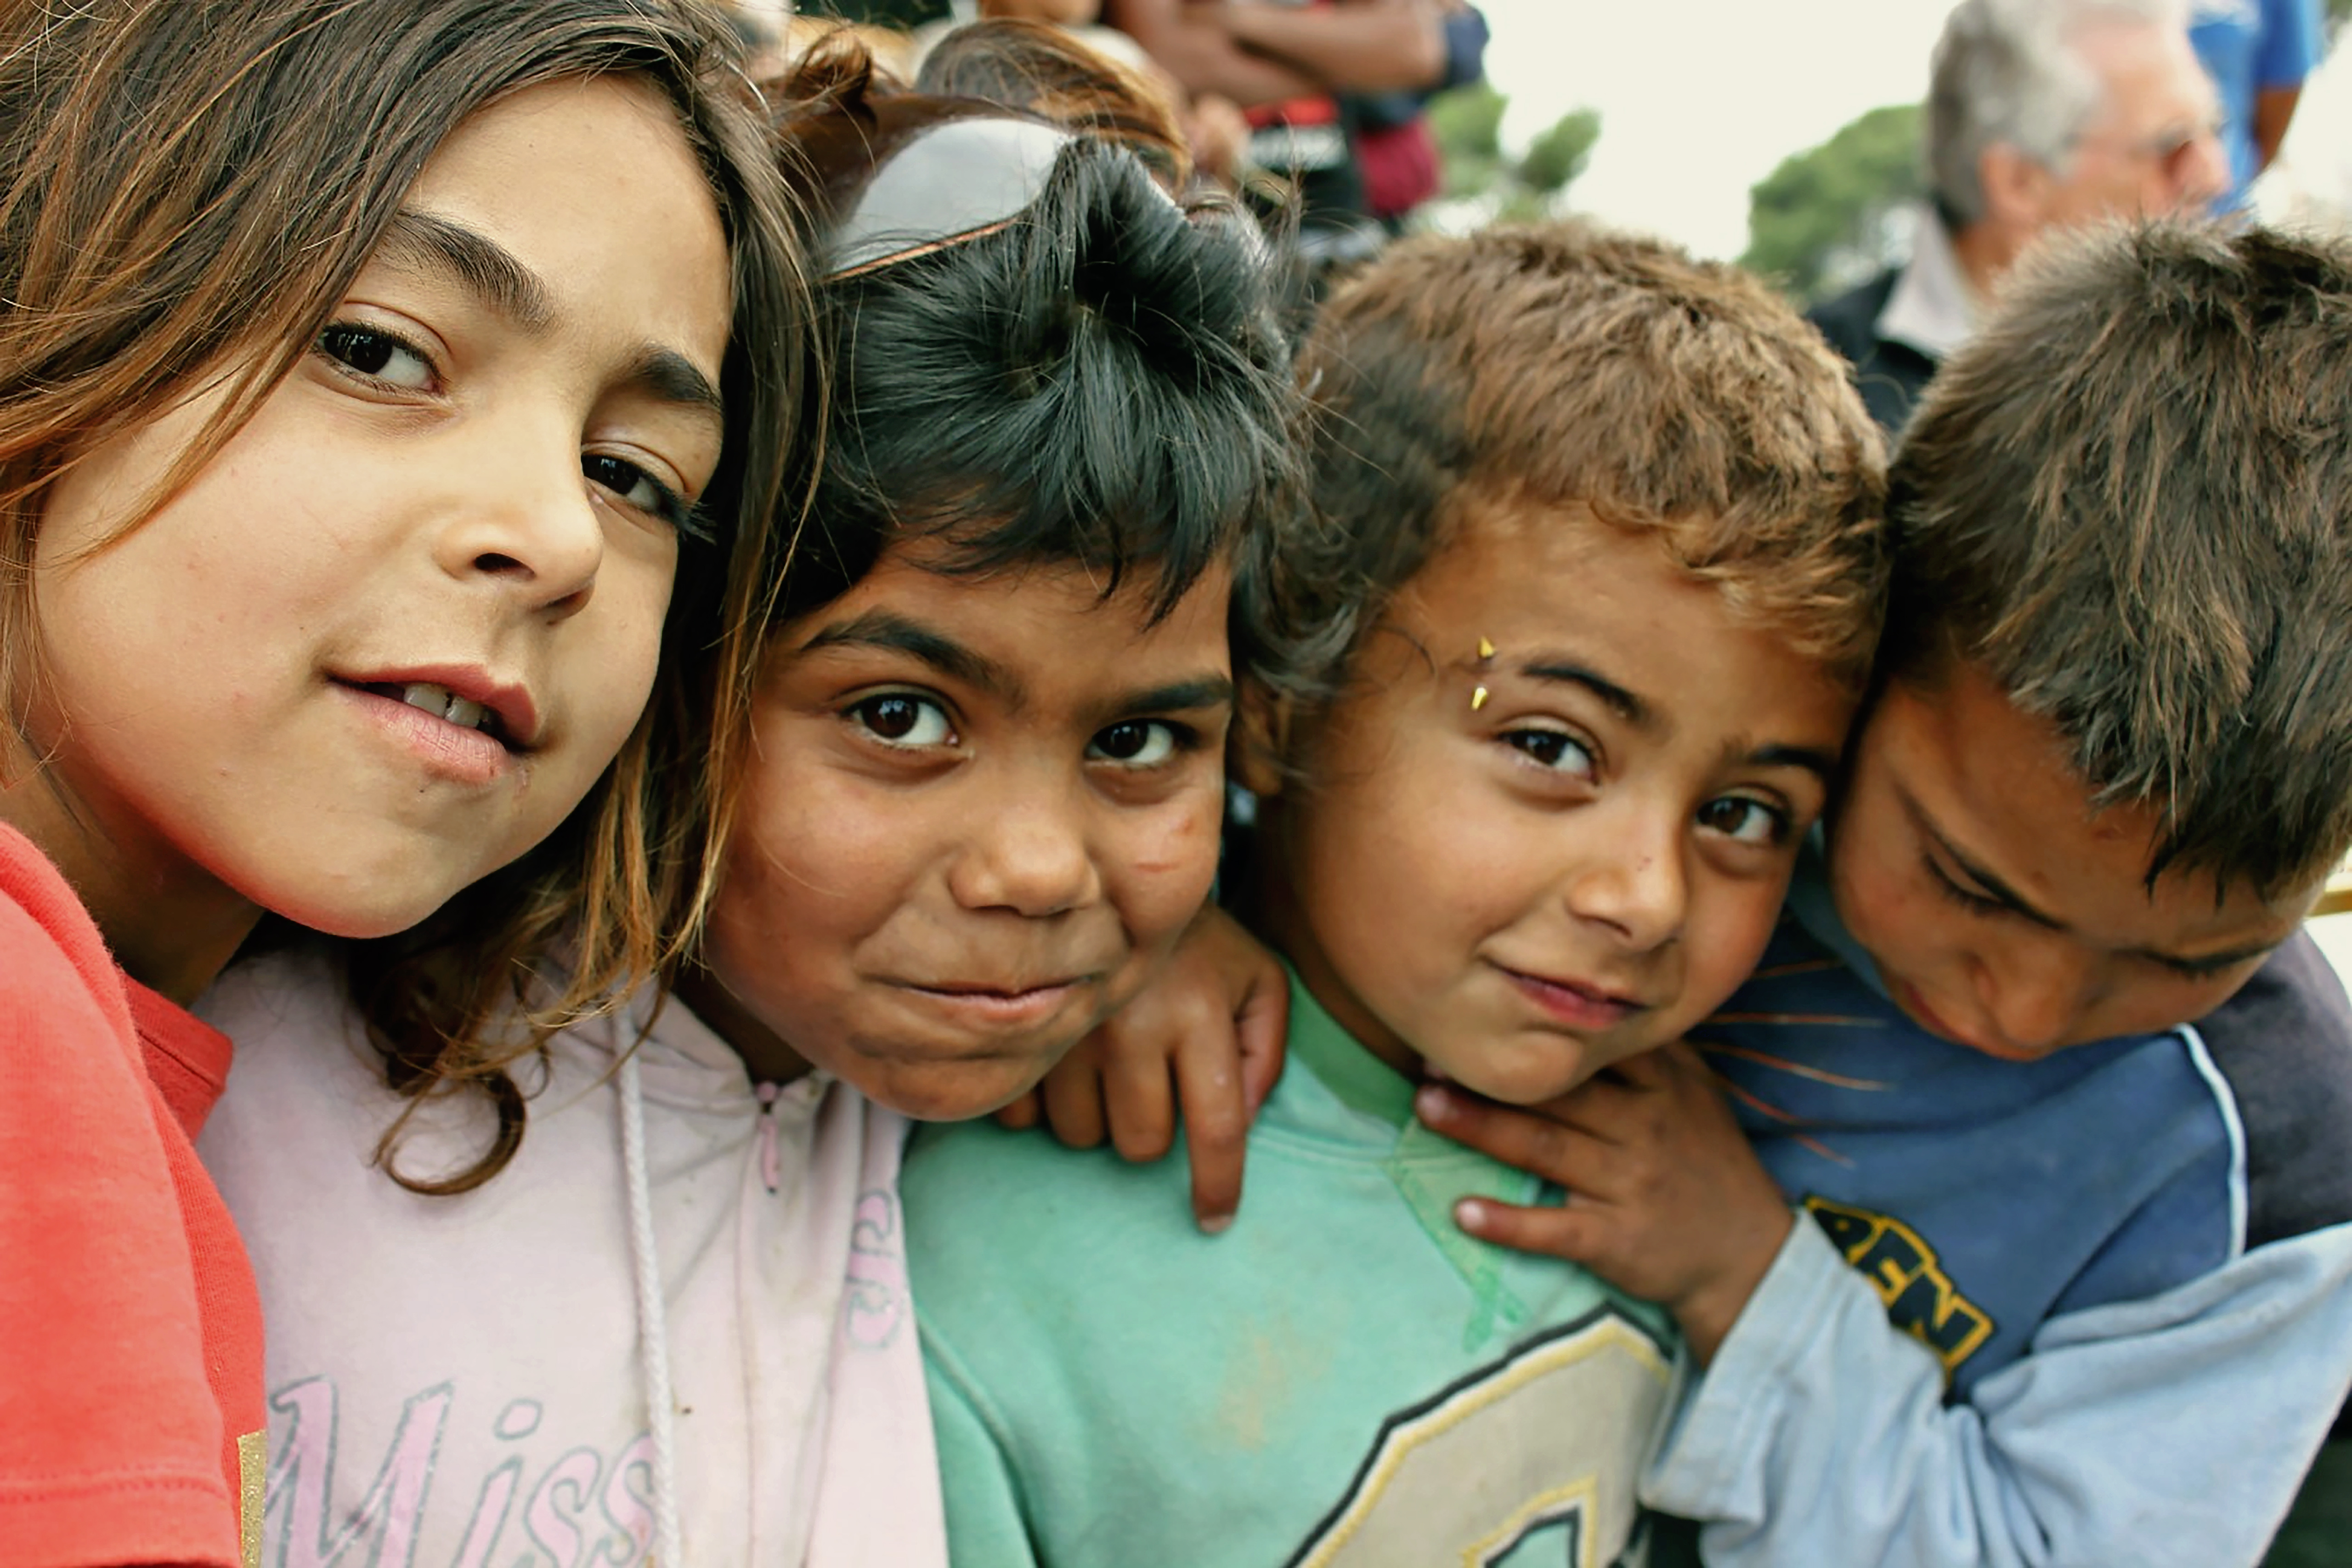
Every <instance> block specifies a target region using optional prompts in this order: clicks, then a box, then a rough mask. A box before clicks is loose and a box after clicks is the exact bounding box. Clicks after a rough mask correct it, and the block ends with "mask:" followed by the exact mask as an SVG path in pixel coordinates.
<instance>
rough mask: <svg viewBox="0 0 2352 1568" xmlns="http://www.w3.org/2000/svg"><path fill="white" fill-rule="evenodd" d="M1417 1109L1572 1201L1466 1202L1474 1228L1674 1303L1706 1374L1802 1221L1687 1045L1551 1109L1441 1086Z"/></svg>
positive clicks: (1466, 1223)
mask: <svg viewBox="0 0 2352 1568" xmlns="http://www.w3.org/2000/svg"><path fill="white" fill-rule="evenodd" d="M1417 1109H1418V1110H1419V1111H1420V1114H1421V1119H1422V1120H1423V1121H1424V1122H1426V1123H1428V1125H1429V1126H1430V1127H1432V1128H1433V1129H1435V1130H1436V1131H1440V1132H1443V1133H1444V1134H1445V1135H1446V1136H1447V1137H1449V1138H1453V1139H1456V1140H1458V1141H1459V1142H1464V1143H1467V1144H1469V1145H1470V1146H1471V1147H1472V1148H1474V1149H1479V1150H1483V1151H1484V1152H1486V1153H1487V1154H1490V1155H1492V1156H1493V1157H1494V1158H1496V1159H1497V1160H1500V1161H1502V1162H1503V1163H1506V1164H1509V1165H1516V1166H1517V1167H1518V1168H1519V1169H1521V1170H1524V1171H1529V1172H1532V1173H1535V1174H1537V1175H1538V1176H1542V1177H1543V1178H1545V1179H1546V1180H1547V1181H1549V1182H1552V1183H1554V1184H1557V1185H1559V1186H1560V1187H1562V1188H1565V1189H1566V1190H1567V1194H1568V1195H1567V1197H1566V1198H1565V1199H1564V1200H1563V1201H1562V1203H1561V1204H1560V1205H1559V1206H1557V1207H1554V1206H1552V1205H1539V1206H1537V1207H1533V1208H1521V1207H1518V1206H1517V1205H1510V1204H1497V1203H1491V1202H1487V1201H1486V1200H1484V1199H1478V1198H1471V1199H1466V1200H1465V1201H1464V1202H1463V1203H1462V1204H1460V1205H1458V1206H1457V1207H1456V1209H1455V1211H1454V1218H1455V1220H1456V1222H1457V1223H1458V1224H1460V1226H1462V1228H1463V1229H1464V1230H1466V1231H1468V1232H1469V1233H1470V1234H1471V1235H1473V1236H1475V1237H1481V1238H1482V1239H1484V1240H1486V1241H1492V1242H1495V1243H1497V1244H1498V1245H1500V1246H1504V1247H1517V1248H1518V1249H1520V1250H1521V1251H1525V1252H1542V1253H1549V1254H1550V1255H1552V1256H1553V1257H1557V1258H1568V1259H1570V1261H1571V1262H1576V1263H1581V1264H1583V1265H1584V1266H1585V1267H1587V1268H1591V1270H1592V1271H1593V1272H1594V1273H1596V1274H1598V1275H1600V1276H1601V1278H1602V1279H1606V1280H1608V1281H1609V1282H1610V1283H1611V1284H1612V1285H1614V1286H1616V1287H1617V1288H1618V1289H1622V1290H1624V1291H1627V1292H1629V1293H1631V1294H1633V1295H1635V1296H1644V1297H1647V1298H1649V1299H1650V1300H1654V1301H1656V1302H1659V1303H1661V1304H1662V1305H1664V1307H1666V1308H1667V1309H1668V1310H1671V1311H1672V1312H1673V1313H1674V1315H1675V1321H1676V1322H1677V1323H1679V1324H1680V1325H1681V1327H1682V1331H1683V1337H1684V1338H1685V1340H1687V1341H1688V1342H1689V1343H1690V1347H1691V1353H1692V1354H1694V1355H1695V1356H1696V1357H1697V1358H1698V1361H1699V1363H1700V1364H1701V1365H1705V1364H1706V1363H1707V1362H1708V1361H1710V1360H1712V1359H1713V1358H1714V1356H1715V1352H1716V1348H1717V1346H1718V1345H1720V1344H1721V1343H1722V1342H1723V1336H1724V1335H1725V1334H1727V1333H1728V1332H1730V1331H1731V1324H1732V1321H1733V1320H1734V1319H1736V1318H1737V1317H1738V1315H1739V1310H1740V1309H1741V1308H1742V1307H1744V1306H1746V1305H1747V1304H1748V1297H1749V1296H1750V1295H1752V1294H1753V1293H1754V1292H1755V1289H1756V1287H1757V1285H1758V1284H1759V1282H1760V1281H1761V1280H1762V1279H1763V1278H1764V1273H1765V1270H1766V1269H1768V1268H1770V1267H1771V1263H1772V1258H1773V1255H1774V1254H1776V1253H1777V1252H1779V1251H1780V1243H1781V1242H1782V1240H1784V1239H1785V1238H1786V1237H1787V1236H1788V1234H1789V1227H1790V1224H1791V1223H1792V1220H1791V1216H1790V1210H1789V1206H1788V1204H1787V1202H1786V1201H1785V1200H1784V1199H1783V1198H1782V1197H1781V1196H1780V1188H1779V1187H1778V1186H1776V1185H1774V1184H1773V1181H1772V1178H1771V1176H1770V1175H1769V1174H1768V1173H1766V1171H1765V1169H1764V1167H1763V1165H1762V1164H1761V1163H1759V1161H1758V1160H1757V1158H1756V1153H1755V1151H1754V1150H1752V1149H1750V1148H1749V1147H1748V1139H1747V1137H1746V1136H1745V1135H1744V1134H1743V1133H1741V1131H1739V1125H1738V1122H1737V1121H1733V1120H1732V1116H1731V1111H1730V1109H1729V1107H1727V1106H1726V1105H1725V1104H1724V1102H1723V1097H1722V1096H1721V1095H1719V1094H1718V1093H1717V1092H1716V1089H1715V1085H1714V1083H1713V1080H1712V1078H1711V1076H1710V1075H1709V1073H1708V1072H1707V1068H1706V1063H1705V1062H1704V1061H1703V1060H1701V1059H1700V1058H1699V1055H1698V1053H1697V1052H1696V1051H1695V1050H1693V1049H1691V1048H1690V1047H1688V1046H1686V1045H1684V1044H1682V1043H1680V1042H1676V1043H1675V1044H1674V1045H1671V1046H1668V1047H1664V1048H1663V1049H1660V1050H1654V1051H1647V1052H1644V1053H1643V1054H1642V1055H1640V1056H1637V1057H1629V1058H1626V1059H1625V1060H1623V1061H1622V1062H1620V1063H1618V1064H1617V1065H1616V1066H1615V1067H1614V1068H1612V1069H1610V1071H1609V1072H1608V1073H1606V1074H1604V1075H1603V1076H1601V1077H1600V1078H1596V1079H1593V1080H1592V1081H1591V1082H1590V1083H1587V1084H1584V1085H1583V1086H1581V1087H1580V1088H1579V1089H1574V1090H1572V1091H1571V1092H1570V1093H1568V1094H1565V1095H1562V1096H1561V1097H1560V1098H1559V1099H1558V1100H1551V1101H1549V1102H1547V1103H1546V1104H1543V1105H1538V1106H1528V1107H1523V1108H1522V1107H1512V1106H1507V1105H1497V1104H1495V1103H1494V1102H1492V1101H1490V1100H1481V1099H1479V1098H1478V1097H1476V1096H1475V1095H1471V1094H1468V1093H1465V1091H1464V1090H1462V1089H1458V1088H1455V1087H1454V1086H1452V1085H1432V1086H1430V1087H1428V1088H1425V1089H1423V1090H1422V1091H1421V1095H1420V1099H1419V1100H1418V1101H1417Z"/></svg>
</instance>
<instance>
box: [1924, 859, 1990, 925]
mask: <svg viewBox="0 0 2352 1568" xmlns="http://www.w3.org/2000/svg"><path fill="white" fill-rule="evenodd" d="M1919 863H1920V864H1921V865H1923V866H1925V867H1927V879H1928V880H1929V881H1931V882H1933V883H1935V884H1936V890H1937V892H1939V893H1941V894H1943V895H1944V897H1946V898H1948V899H1949V900H1952V902H1954V903H1956V904H1958V905H1959V907H1960V908H1962V909H1964V910H1968V911H1969V913H1970V914H1972V915H2000V914H2007V913H2008V912H2009V906H2008V905H2007V904H2004V903H2002V902H2001V901H2000V900H1999V899H1988V898H1986V897H1985V896H1984V895H1983V894H1982V893H1977V892H1971V891H1969V889H1966V888H1964V887H1962V886H1960V884H1959V883H1958V882H1956V881H1954V880H1953V879H1952V878H1951V875H1950V873H1948V872H1947V871H1946V870H1945V869H1944V868H1942V867H1941V866H1938V865H1937V864H1936V859H1935V857H1934V856H1932V855H1923V856H1921V857H1920V858H1919Z"/></svg>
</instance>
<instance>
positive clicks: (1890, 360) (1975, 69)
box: [1812, 0, 2230, 430]
mask: <svg viewBox="0 0 2352 1568" xmlns="http://www.w3.org/2000/svg"><path fill="white" fill-rule="evenodd" d="M2188 22H2189V8H2188V5H2187V4H2186V0H1961V3H1960V4H1959V5H1956V6H1954V7H1953V8H1952V14H1951V16H1950V17H1949V18H1948V19H1947V20H1946V22H1945V24H1944V32H1943V37H1941V38H1940V39H1939V40H1938V41H1937V45H1936V54H1935V61H1934V66H1933V71H1932V79H1931V81H1930V83H1929V87H1928V94H1927V182H1928V187H1929V191H1930V194H1931V204H1930V206H1929V208H1928V210H1927V211H1925V212H1922V213H1921V214H1920V215H1919V218H1918V223H1917V226H1916V233H1915V237H1914V239H1913V242H1912V252H1911V258H1910V260H1909V261H1908V262H1906V263H1905V264H1904V265H1903V266H1901V267H1899V268H1893V269H1891V270H1888V271H1886V272H1884V273H1881V274H1880V275H1879V276H1878V277H1876V278H1874V279H1871V280H1870V281H1869V282H1867V283H1865V284H1864V285H1863V286H1862V287H1861V288H1859V289H1855V290H1853V292H1852V293H1850V294H1846V295H1843V296H1842V297H1840V298H1838V299H1835V300H1831V301H1829V302H1828V303H1827V304H1824V305H1822V306H1820V307H1819V308H1817V309H1816V310H1814V311H1813V313H1812V319H1813V321H1814V323H1815V324H1816V325H1818V326H1819V327H1820V328H1821V329H1822V333H1823V334H1824V335H1825V336H1827V337H1828V339H1829V340H1830V342H1831V344H1832V346H1833V347H1835V348H1836V349H1837V350H1838V352H1839V353H1843V354H1844V355H1845V357H1846V358H1847V359H1848V360H1850V361H1852V362H1853V365H1854V369H1855V372H1856V374H1857V378H1858V380H1859V383H1860V384H1861V387H1862V393H1863V401H1864V403H1866V404H1868V405H1869V406H1870V412H1871V414H1872V415H1873V416H1874V417H1875V418H1876V419H1877V420H1878V422H1879V423H1880V424H1881V425H1883V426H1886V427H1887V428H1888V429H1889V430H1895V429H1900V428H1901V427H1902V425H1903V422H1904V421H1905V420H1906V418H1908V417H1909V416H1910V412H1911V405H1912V403H1913V402H1914V401H1915V400H1916V398H1917V396H1918V395H1919V389H1920V388H1921V387H1922V386H1924V385H1925V384H1927V378H1928V377H1929V376H1930V375H1932V374H1935V369H1936V366H1937V364H1938V363H1940V362H1941V361H1942V360H1943V359H1944V357H1945V356H1946V355H1947V354H1948V353H1951V352H1952V351H1953V350H1954V349H1956V348H1958V346H1959V345H1960V344H1961V343H1962V342H1966V341H1967V339H1968V337H1969V333H1970V331H1972V330H1973V329H1974V326H1975V323H1976V319H1977V315H1978V313H1979V310H1981V309H1982V307H1983V304H1984V301H1985V300H1986V299H1987V298H1988V297H1989V296H1990V293H1991V291H1992V289H1993V286H1994V284H1995V283H1996V282H1997V281H1998V280H1999V279H2000V275H2001V274H2002V273H2003V272H2005V271H2007V270H2008V268H2009V265H2010V263H2011V261H2013V260H2014V259H2016V258H2017V255H2018V253H2019V252H2020V251H2021V250H2023V249H2024V248H2025V247H2026V246H2027V245H2029V244H2030V243H2032V240H2033V238H2034V237H2035V236H2037V235H2039V234H2041V233H2042V231H2043V230H2045V229H2051V228H2063V227H2074V226H2080V225H2083V224H2086V223H2095V222H2097V221H2099V220H2101V219H2104V218H2112V217H2119V216H2155V215H2158V214H2164V213H2171V212H2180V211H2188V210H2191V209H2195V208H2200V207H2202V206H2204V205H2207V204H2209V203H2210V202H2212V201H2213V200H2214V199H2215V198H2216V197H2218V196H2219V195H2221V194H2222V193H2223V192H2225V191H2226V190H2228V188H2229V185H2230V166H2229V159H2228V156H2227V155H2226V154H2225V153H2223V151H2222V149H2221V142H2220V140H2219V135H2218V132H2219V127H2220V123H2221V110H2220V105H2219V101H2218V100H2217V98H2216V96H2215V93H2214V89H2213V84H2212V82H2211V80H2210V79H2209V78H2208V77H2207V76H2206V75H2205V71H2204V68H2202V67H2201V66H2200V65H2199V64H2198V61H2197V56H2196V53H2195V51H2194V50H2193V49H2192V48H2191V47H2189V30H2188Z"/></svg>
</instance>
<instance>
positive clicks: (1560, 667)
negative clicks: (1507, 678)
mask: <svg viewBox="0 0 2352 1568" xmlns="http://www.w3.org/2000/svg"><path fill="white" fill-rule="evenodd" d="M1519 673H1520V674H1521V675H1524V676H1526V677H1527V678H1528V679H1529V680H1549V681H1556V682H1559V683H1560V684H1562V685H1567V686H1581V687H1583V688H1584V689H1586V690H1587V691H1590V692H1591V693H1592V695H1593V696H1595V697H1598V698H1599V699H1601V701H1603V702H1605V703H1607V704H1608V705H1609V707H1610V709H1611V710H1612V711H1613V712H1615V713H1616V715H1617V716H1618V717H1619V718H1620V719H1622V720H1624V721H1626V722H1627V723H1628V724H1631V725H1633V727H1634V728H1635V729H1637V730H1653V729H1655V728H1656V727H1657V723H1658V715H1657V712H1656V710H1654V709H1653V708H1652V707H1651V706H1650V705H1649V704H1648V703H1647V702H1645V701H1643V700H1642V699H1641V698H1639V697H1636V696H1634V695H1633V693H1632V692H1630V691H1628V690H1626V689H1624V688H1623V687H1622V686H1620V685H1618V684H1617V683H1616V682H1615V681H1613V680H1612V679H1609V678H1608V677H1607V676H1605V675H1602V674H1601V673H1600V672H1599V671H1598V670H1595V669H1591V668H1587V667H1586V666H1584V665H1581V664H1578V663H1577V662H1576V661H1575V660H1573V659H1568V658H1557V657H1555V656H1553V655H1549V654H1545V655H1541V656H1539V657H1538V658H1537V659H1536V660H1535V661H1533V662H1531V663H1528V664H1523V665H1521V666H1519Z"/></svg>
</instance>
